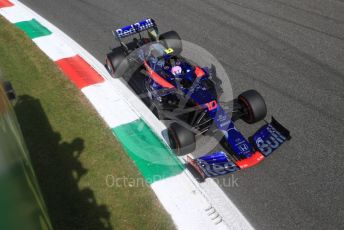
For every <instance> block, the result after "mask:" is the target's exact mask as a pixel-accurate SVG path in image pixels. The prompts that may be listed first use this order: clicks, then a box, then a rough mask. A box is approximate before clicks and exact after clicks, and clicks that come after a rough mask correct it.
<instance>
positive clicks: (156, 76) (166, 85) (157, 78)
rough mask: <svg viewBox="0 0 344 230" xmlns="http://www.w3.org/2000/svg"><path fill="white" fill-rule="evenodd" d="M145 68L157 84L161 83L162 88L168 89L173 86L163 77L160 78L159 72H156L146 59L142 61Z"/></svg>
mask: <svg viewBox="0 0 344 230" xmlns="http://www.w3.org/2000/svg"><path fill="white" fill-rule="evenodd" d="M143 63H144V65H145V67H146V70H147V72H148V74H149V76H150V78H152V79H153V80H154V81H155V82H156V83H158V84H159V85H161V86H162V87H164V88H168V89H173V88H174V86H173V85H172V84H171V83H169V82H168V81H166V80H165V79H164V78H162V77H161V76H160V75H159V74H157V73H156V72H155V71H154V70H153V69H152V68H151V67H150V66H149V65H148V63H147V61H144V62H143Z"/></svg>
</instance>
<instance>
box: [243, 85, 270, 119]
mask: <svg viewBox="0 0 344 230" xmlns="http://www.w3.org/2000/svg"><path fill="white" fill-rule="evenodd" d="M238 102H239V104H240V105H241V107H242V108H243V111H244V114H245V115H243V116H242V117H241V119H242V120H244V121H245V122H247V123H249V124H252V123H255V122H258V121H260V120H263V119H264V118H265V116H266V113H267V109H266V104H265V101H264V98H263V97H262V96H261V95H260V94H259V93H258V92H257V91H256V90H253V89H251V90H248V91H245V92H243V93H242V94H240V95H239V97H238Z"/></svg>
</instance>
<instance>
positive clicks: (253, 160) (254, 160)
mask: <svg viewBox="0 0 344 230" xmlns="http://www.w3.org/2000/svg"><path fill="white" fill-rule="evenodd" d="M263 159H264V155H263V154H261V153H260V152H259V151H256V152H255V153H254V154H252V156H251V157H249V158H246V159H243V160H239V161H237V162H235V163H236V164H237V165H238V166H239V167H240V168H241V169H244V168H249V167H251V166H254V165H256V164H258V163H259V162H261V161H262V160H263Z"/></svg>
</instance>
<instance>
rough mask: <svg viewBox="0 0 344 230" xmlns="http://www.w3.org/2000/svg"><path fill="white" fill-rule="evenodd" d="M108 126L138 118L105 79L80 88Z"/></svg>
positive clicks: (111, 126)
mask: <svg viewBox="0 0 344 230" xmlns="http://www.w3.org/2000/svg"><path fill="white" fill-rule="evenodd" d="M81 91H82V92H83V93H84V94H85V96H86V97H87V99H88V100H89V101H90V102H91V103H92V105H93V106H94V107H95V109H96V110H97V111H98V113H99V114H100V116H101V117H102V118H103V119H104V121H105V122H106V124H107V125H108V126H109V128H113V127H117V126H120V125H123V124H127V123H129V122H132V121H135V120H137V119H139V116H138V115H136V114H135V113H133V111H132V110H131V109H130V108H129V107H128V105H127V103H126V102H125V101H123V99H122V97H121V96H120V95H119V94H118V93H116V92H115V91H114V90H113V87H112V85H111V84H110V83H109V82H107V81H105V82H102V83H98V84H94V85H90V86H87V87H84V88H83V89H81Z"/></svg>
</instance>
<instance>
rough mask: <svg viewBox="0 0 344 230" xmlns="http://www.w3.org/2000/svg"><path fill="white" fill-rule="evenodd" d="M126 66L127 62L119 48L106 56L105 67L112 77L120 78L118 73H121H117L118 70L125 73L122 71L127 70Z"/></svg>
mask: <svg viewBox="0 0 344 230" xmlns="http://www.w3.org/2000/svg"><path fill="white" fill-rule="evenodd" d="M127 66H128V61H127V59H126V56H125V53H124V51H123V49H122V48H121V47H119V48H115V49H113V50H112V52H111V53H108V54H107V55H106V60H105V67H106V69H107V70H108V71H109V73H110V74H111V76H112V77H118V76H120V74H119V72H122V71H118V70H122V68H123V72H124V71H125V70H124V69H125V68H127Z"/></svg>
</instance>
